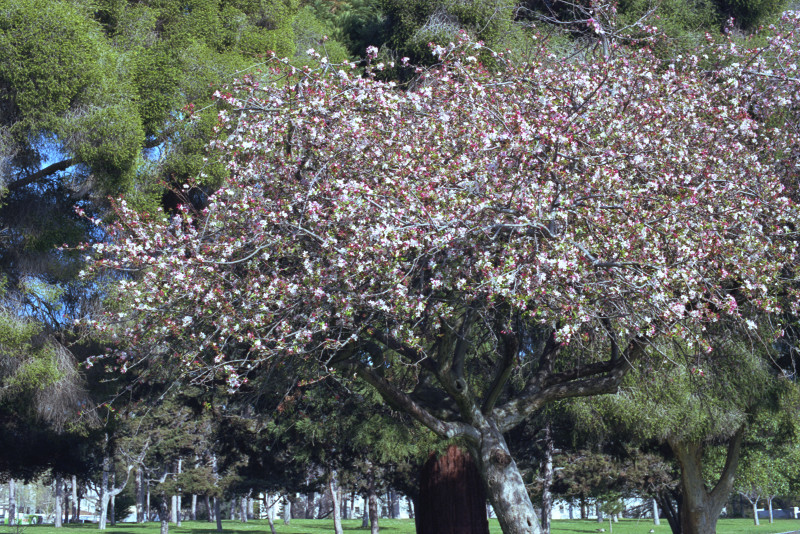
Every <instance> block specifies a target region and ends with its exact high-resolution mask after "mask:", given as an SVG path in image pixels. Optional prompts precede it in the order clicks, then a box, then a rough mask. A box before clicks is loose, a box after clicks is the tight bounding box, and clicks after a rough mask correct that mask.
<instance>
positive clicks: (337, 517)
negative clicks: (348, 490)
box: [328, 472, 344, 534]
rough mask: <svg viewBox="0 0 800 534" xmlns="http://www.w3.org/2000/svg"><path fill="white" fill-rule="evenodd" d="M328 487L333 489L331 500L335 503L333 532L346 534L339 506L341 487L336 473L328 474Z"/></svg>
mask: <svg viewBox="0 0 800 534" xmlns="http://www.w3.org/2000/svg"><path fill="white" fill-rule="evenodd" d="M328 489H330V491H331V502H332V503H333V532H334V534H344V531H343V530H342V513H341V508H339V488H337V487H336V473H335V472H333V473H331V474H330V475H329V476H328Z"/></svg>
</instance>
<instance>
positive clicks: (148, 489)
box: [146, 484, 153, 521]
mask: <svg viewBox="0 0 800 534" xmlns="http://www.w3.org/2000/svg"><path fill="white" fill-rule="evenodd" d="M146 508H147V520H148V521H152V520H153V516H152V515H150V484H148V485H147V506H146Z"/></svg>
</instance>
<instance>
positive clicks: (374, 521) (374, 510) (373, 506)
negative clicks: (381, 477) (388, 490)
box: [369, 482, 381, 534]
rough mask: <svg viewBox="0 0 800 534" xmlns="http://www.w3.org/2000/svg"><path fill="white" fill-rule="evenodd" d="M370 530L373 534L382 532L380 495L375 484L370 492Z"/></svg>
mask: <svg viewBox="0 0 800 534" xmlns="http://www.w3.org/2000/svg"><path fill="white" fill-rule="evenodd" d="M369 528H370V533H371V534H379V533H380V531H381V529H380V526H379V525H378V494H377V492H376V491H375V484H374V482H373V484H372V487H371V488H370V490H369Z"/></svg>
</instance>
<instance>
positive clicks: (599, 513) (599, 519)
mask: <svg viewBox="0 0 800 534" xmlns="http://www.w3.org/2000/svg"><path fill="white" fill-rule="evenodd" d="M594 508H595V511H596V512H597V522H598V523H602V522H603V511H602V510H601V509H600V501H597V502H596V503H594Z"/></svg>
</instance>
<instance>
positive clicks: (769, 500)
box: [767, 497, 774, 525]
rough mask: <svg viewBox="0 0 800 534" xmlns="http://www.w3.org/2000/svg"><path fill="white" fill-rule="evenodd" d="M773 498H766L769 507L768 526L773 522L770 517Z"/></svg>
mask: <svg viewBox="0 0 800 534" xmlns="http://www.w3.org/2000/svg"><path fill="white" fill-rule="evenodd" d="M773 498H774V497H767V506H768V507H769V524H770V525H771V524H772V522H773V521H774V518H773V517H772V499H773Z"/></svg>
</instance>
